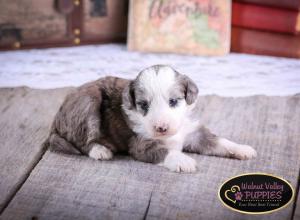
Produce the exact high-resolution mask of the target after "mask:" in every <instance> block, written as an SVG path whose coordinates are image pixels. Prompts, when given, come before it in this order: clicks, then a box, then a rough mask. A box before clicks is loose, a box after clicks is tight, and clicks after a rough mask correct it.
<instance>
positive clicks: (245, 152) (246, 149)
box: [234, 145, 257, 160]
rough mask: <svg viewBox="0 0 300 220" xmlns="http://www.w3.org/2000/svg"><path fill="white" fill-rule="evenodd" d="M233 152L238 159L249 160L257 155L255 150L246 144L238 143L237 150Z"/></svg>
mask: <svg viewBox="0 0 300 220" xmlns="http://www.w3.org/2000/svg"><path fill="white" fill-rule="evenodd" d="M234 154H235V157H236V158H238V159H240V160H249V159H253V158H255V157H256V156H257V152H256V150H255V149H254V148H253V147H251V146H248V145H239V148H238V150H237V151H236V152H235V153H234Z"/></svg>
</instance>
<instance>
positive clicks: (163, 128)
mask: <svg viewBox="0 0 300 220" xmlns="http://www.w3.org/2000/svg"><path fill="white" fill-rule="evenodd" d="M154 129H155V131H156V132H157V133H166V132H167V131H168V126H167V125H161V126H154Z"/></svg>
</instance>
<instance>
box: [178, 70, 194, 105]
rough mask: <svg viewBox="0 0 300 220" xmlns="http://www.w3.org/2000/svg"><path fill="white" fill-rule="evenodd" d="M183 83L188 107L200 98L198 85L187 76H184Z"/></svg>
mask: <svg viewBox="0 0 300 220" xmlns="http://www.w3.org/2000/svg"><path fill="white" fill-rule="evenodd" d="M180 80H181V82H182V84H183V86H184V95H185V100H186V103H187V104H188V105H191V104H193V103H194V102H195V101H196V99H197V97H198V87H197V85H196V84H195V83H194V82H193V81H192V80H191V79H190V78H189V77H188V76H186V75H182V77H181V79H180Z"/></svg>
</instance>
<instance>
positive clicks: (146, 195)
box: [0, 89, 300, 220]
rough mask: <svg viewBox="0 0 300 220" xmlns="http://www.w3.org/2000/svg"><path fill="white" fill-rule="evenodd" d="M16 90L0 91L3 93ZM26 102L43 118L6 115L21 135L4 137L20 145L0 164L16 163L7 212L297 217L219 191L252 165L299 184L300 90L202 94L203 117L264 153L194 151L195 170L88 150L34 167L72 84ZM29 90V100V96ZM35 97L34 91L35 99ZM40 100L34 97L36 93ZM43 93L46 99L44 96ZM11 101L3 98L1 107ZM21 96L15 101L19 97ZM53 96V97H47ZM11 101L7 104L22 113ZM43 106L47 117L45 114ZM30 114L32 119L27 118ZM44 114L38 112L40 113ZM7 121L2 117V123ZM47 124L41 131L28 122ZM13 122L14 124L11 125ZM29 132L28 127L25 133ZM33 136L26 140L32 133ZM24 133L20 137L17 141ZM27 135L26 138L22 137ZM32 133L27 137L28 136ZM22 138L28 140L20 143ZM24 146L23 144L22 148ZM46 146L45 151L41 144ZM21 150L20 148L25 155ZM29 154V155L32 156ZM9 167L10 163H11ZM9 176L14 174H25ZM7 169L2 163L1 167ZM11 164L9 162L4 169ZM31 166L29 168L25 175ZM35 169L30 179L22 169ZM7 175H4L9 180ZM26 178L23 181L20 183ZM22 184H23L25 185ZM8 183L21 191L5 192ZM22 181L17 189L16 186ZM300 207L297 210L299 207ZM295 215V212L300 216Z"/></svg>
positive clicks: (47, 158)
mask: <svg viewBox="0 0 300 220" xmlns="http://www.w3.org/2000/svg"><path fill="white" fill-rule="evenodd" d="M22 90H23V89H14V91H13V90H12V91H9V90H1V89H0V93H1V97H8V96H9V94H11V92H13V93H19V92H20V91H22ZM27 92H28V94H32V96H28V97H27V95H25V96H24V97H23V98H22V99H24V100H23V102H24V103H26V104H28V105H29V106H33V105H34V103H38V108H39V109H41V110H42V111H40V110H35V109H36V108H34V107H28V106H27V107H26V104H24V105H21V106H22V108H21V110H22V111H25V112H26V111H29V112H27V113H26V114H25V113H24V114H25V115H34V113H35V112H36V111H37V113H36V114H37V122H36V123H37V124H33V122H32V123H29V122H28V117H23V116H22V115H18V114H12V115H11V114H10V113H6V115H5V119H3V117H2V116H1V120H2V121H3V123H2V124H1V123H0V124H1V126H2V127H4V121H5V120H6V121H5V122H6V129H7V130H8V131H10V130H11V129H12V130H13V131H15V132H16V136H12V137H11V138H9V135H8V134H7V135H6V136H1V140H3V138H4V140H5V142H8V143H15V145H16V144H20V147H22V148H20V147H18V148H13V150H12V152H17V153H15V154H16V155H15V157H14V156H13V155H14V154H13V153H11V150H10V148H9V147H10V146H11V145H10V144H5V148H1V151H2V152H4V153H5V151H8V154H7V155H10V156H3V155H5V154H2V152H1V154H0V155H1V161H6V162H2V164H1V165H2V166H4V167H5V166H6V164H9V165H11V164H15V166H14V168H13V169H11V168H7V169H8V171H6V172H4V171H0V178H1V184H0V193H1V195H6V196H7V197H9V201H8V200H7V199H6V201H8V203H7V206H6V205H5V209H4V211H3V212H2V214H1V217H0V218H1V219H30V218H32V217H36V218H39V219H222V220H223V219H270V218H271V219H280V220H282V219H291V218H292V217H293V216H292V213H293V205H289V206H288V207H287V208H285V209H282V210H280V211H278V212H275V213H272V214H268V215H258V216H257V215H245V214H240V213H236V212H233V211H231V210H229V209H227V208H225V207H224V206H223V205H222V204H221V202H220V201H219V200H218V198H217V190H218V188H219V186H220V185H221V183H222V182H224V181H225V180H226V179H228V178H230V177H232V176H234V175H238V174H241V173H247V172H266V173H271V174H274V175H277V176H281V177H283V178H285V179H286V180H288V181H289V182H290V183H291V184H292V186H293V187H294V188H296V187H298V178H299V167H300V160H299V158H300V136H299V134H300V123H299V122H300V96H289V97H266V96H253V97H247V98H221V97H218V96H204V97H200V100H199V105H200V106H199V108H200V109H201V112H200V113H199V115H200V117H201V119H202V122H203V123H204V124H205V125H207V126H208V127H209V128H210V129H211V130H212V131H214V132H215V133H217V134H219V135H222V136H224V137H227V138H230V139H232V140H234V141H237V142H242V143H245V144H249V145H252V146H254V147H255V148H256V149H257V151H258V158H256V159H254V160H249V161H239V160H233V159H226V158H217V157H208V156H202V155H192V157H194V158H195V159H196V160H197V162H198V167H199V170H198V172H197V173H195V174H177V173H172V172H169V171H168V170H166V169H164V168H163V167H158V166H155V165H152V164H145V163H141V162H137V161H134V160H132V159H130V158H129V157H120V156H117V157H116V158H114V160H112V161H107V162H100V161H94V160H91V159H89V158H87V157H84V156H75V155H74V156H67V155H62V154H56V153H50V152H46V154H44V156H43V157H42V159H41V160H40V161H39V163H38V164H37V165H36V166H35V167H34V169H32V170H30V169H31V168H33V167H32V164H33V162H32V161H35V160H36V159H37V156H34V155H39V154H34V153H30V152H28V153H27V154H25V155H26V156H22V153H24V151H29V150H24V148H25V147H26V149H30V147H31V146H33V148H37V149H38V147H34V146H39V144H40V143H41V140H42V138H43V137H46V135H47V132H48V126H49V124H50V121H51V119H52V118H53V115H54V112H55V111H56V110H57V108H58V106H59V104H60V103H61V100H62V99H63V97H64V96H65V94H66V92H67V90H43V91H39V90H32V91H27ZM29 97H31V98H30V99H28V100H27V98H29ZM34 97H36V98H34ZM35 99H36V101H34V102H33V101H30V100H35ZM43 100H44V101H43ZM3 103H4V104H5V103H6V101H1V102H0V109H2V111H3V109H4V107H3V106H2V105H4V104H3ZM13 103H15V101H13ZM49 103H50V104H49ZM17 110H18V111H20V108H19V107H18V105H17V104H15V105H12V107H10V108H9V109H7V111H12V112H17ZM43 112H45V114H44V116H43V117H45V118H43V117H42V116H39V115H40V114H42V113H43ZM25 118H27V119H26V120H25ZM39 118H40V119H39ZM2 121H1V122H2ZM13 121H17V122H18V124H19V123H23V124H25V125H27V127H26V129H23V130H24V131H23V132H25V133H23V136H19V135H18V132H20V131H19V130H20V128H17V127H16V128H15V126H16V125H15V124H14V123H12V122H13ZM38 124H39V126H42V127H43V128H44V129H40V130H41V132H40V133H39V132H37V133H35V132H34V130H32V129H31V128H30V127H36V126H38ZM10 127H12V128H10ZM26 132H29V133H26ZM27 136H28V137H29V136H30V137H31V138H29V139H26V137H27ZM17 137H22V138H19V141H16V140H11V139H15V138H17ZM21 140H23V141H21ZM25 140H28V141H25ZM22 142H24V143H22ZM20 149H23V151H22V150H20ZM37 151H38V152H40V151H39V150H37ZM18 154H21V156H20V155H19V156H18ZM26 158H28V161H26ZM9 169H10V170H9ZM18 169H22V170H21V171H22V172H20V173H23V176H22V175H15V178H12V179H13V180H11V178H9V177H8V176H9V174H19V173H18V172H17V170H18ZM2 170H3V169H2ZM4 170H5V169H4ZM24 173H26V174H24ZM28 174H30V176H29V177H28V178H24V175H25V176H26V175H28ZM3 180H4V181H3ZM22 181H23V182H22ZM20 183H21V185H19V187H16V186H18V184H20ZM10 186H14V187H15V188H13V189H11V190H12V191H14V190H15V195H14V196H12V194H5V193H6V191H8V189H10V188H9V187H10ZM16 188H17V190H16ZM295 213H297V209H296V212H295ZM295 217H296V215H295Z"/></svg>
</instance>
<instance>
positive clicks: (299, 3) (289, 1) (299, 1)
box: [236, 0, 300, 10]
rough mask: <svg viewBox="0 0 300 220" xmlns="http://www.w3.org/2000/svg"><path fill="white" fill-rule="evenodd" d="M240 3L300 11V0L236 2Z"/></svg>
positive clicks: (246, 0)
mask: <svg viewBox="0 0 300 220" xmlns="http://www.w3.org/2000/svg"><path fill="white" fill-rule="evenodd" d="M236 1H238V2H244V3H250V4H256V5H266V6H271V7H278V8H287V9H294V10H300V0H236Z"/></svg>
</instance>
